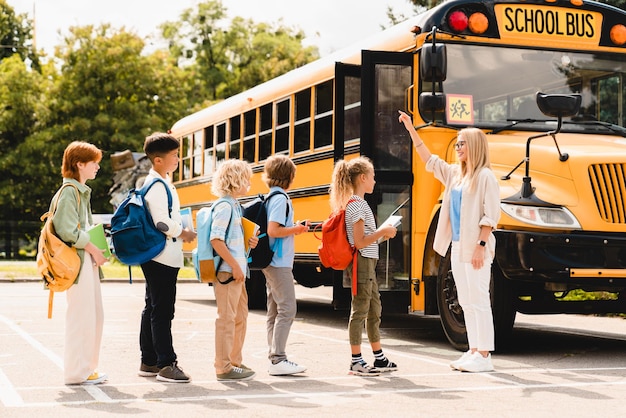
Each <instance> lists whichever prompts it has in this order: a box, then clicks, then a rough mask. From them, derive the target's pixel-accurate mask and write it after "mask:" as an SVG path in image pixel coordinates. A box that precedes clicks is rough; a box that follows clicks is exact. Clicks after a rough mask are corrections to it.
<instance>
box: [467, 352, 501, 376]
mask: <svg viewBox="0 0 626 418" xmlns="http://www.w3.org/2000/svg"><path fill="white" fill-rule="evenodd" d="M459 370H461V371H462V372H470V373H482V372H492V371H493V364H492V363H491V354H489V355H487V357H483V355H482V354H480V353H479V352H478V351H476V352H475V353H474V354H472V355H470V357H469V358H468V359H467V360H466V361H465V362H463V363H461V364H460V365H459Z"/></svg>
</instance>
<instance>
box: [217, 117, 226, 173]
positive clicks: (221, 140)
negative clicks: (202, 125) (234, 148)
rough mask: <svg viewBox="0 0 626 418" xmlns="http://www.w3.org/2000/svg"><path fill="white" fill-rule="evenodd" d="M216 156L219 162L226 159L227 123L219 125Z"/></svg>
mask: <svg viewBox="0 0 626 418" xmlns="http://www.w3.org/2000/svg"><path fill="white" fill-rule="evenodd" d="M215 139H216V141H215V158H216V160H217V161H216V162H217V163H219V162H220V161H223V160H225V159H226V123H225V122H223V123H220V124H219V125H217V137H216V138H215Z"/></svg>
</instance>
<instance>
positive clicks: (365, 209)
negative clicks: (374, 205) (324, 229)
mask: <svg viewBox="0 0 626 418" xmlns="http://www.w3.org/2000/svg"><path fill="white" fill-rule="evenodd" d="M350 200H354V202H350V203H349V204H348V206H347V207H346V231H347V232H348V241H349V242H350V244H351V245H354V224H355V223H357V222H358V221H360V220H363V222H364V223H365V231H364V232H365V235H366V236H367V235H371V234H373V233H374V232H376V219H374V213H373V212H372V209H371V208H370V206H369V205H368V204H367V202H366V201H365V200H363V199H362V198H361V197H359V196H357V195H353V196H352V197H351V198H350ZM359 252H360V253H361V256H363V257H365V258H375V259H378V244H377V243H376V242H373V243H371V244H370V245H368V246H367V247H365V248H361V249H360V250H359Z"/></svg>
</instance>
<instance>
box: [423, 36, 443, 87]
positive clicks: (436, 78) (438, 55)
mask: <svg viewBox="0 0 626 418" xmlns="http://www.w3.org/2000/svg"><path fill="white" fill-rule="evenodd" d="M447 71H448V59H447V54H446V45H445V44H434V45H432V46H425V47H423V48H422V52H421V57H420V78H421V79H422V81H426V82H435V83H436V82H440V81H445V79H446V74H447Z"/></svg>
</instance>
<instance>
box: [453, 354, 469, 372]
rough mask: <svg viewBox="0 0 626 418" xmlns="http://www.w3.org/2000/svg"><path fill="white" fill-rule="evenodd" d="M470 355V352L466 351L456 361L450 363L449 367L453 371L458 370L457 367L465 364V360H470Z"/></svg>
mask: <svg viewBox="0 0 626 418" xmlns="http://www.w3.org/2000/svg"><path fill="white" fill-rule="evenodd" d="M471 355H472V352H471V351H469V350H468V351H466V352H465V353H463V355H462V356H461V357H459V358H458V359H456V360H454V361H452V362H450V367H451V368H453V369H454V370H459V366H460V365H461V364H462V363H463V362H465V361H466V360H468V359H469V358H470V356H471Z"/></svg>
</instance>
